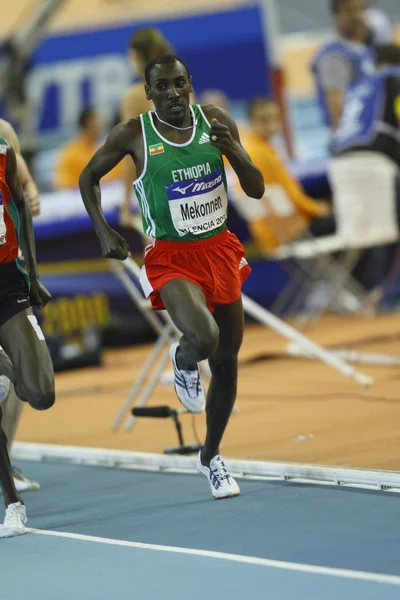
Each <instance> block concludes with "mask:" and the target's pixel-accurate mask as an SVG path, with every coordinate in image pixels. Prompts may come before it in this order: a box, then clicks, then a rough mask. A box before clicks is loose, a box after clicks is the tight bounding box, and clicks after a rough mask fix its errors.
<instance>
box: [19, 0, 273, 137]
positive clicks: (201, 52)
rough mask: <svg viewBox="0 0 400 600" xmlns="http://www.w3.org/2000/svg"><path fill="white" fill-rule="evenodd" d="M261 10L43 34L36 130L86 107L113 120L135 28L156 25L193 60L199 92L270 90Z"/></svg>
mask: <svg viewBox="0 0 400 600" xmlns="http://www.w3.org/2000/svg"><path fill="white" fill-rule="evenodd" d="M261 23H262V20H261V14H260V9H259V8H258V7H249V8H244V9H240V10H235V11H224V12H218V13H213V14H205V15H198V16H193V17H186V18H179V19H170V20H164V21H157V22H154V21H152V22H140V23H138V22H135V23H130V24H128V25H126V24H124V25H123V26H113V27H110V28H106V29H104V28H103V29H97V30H93V31H79V32H68V33H65V34H58V35H52V36H49V37H47V38H45V39H44V40H42V42H41V44H40V46H39V47H38V48H37V50H36V52H35V54H34V56H33V67H32V70H31V72H30V74H29V78H28V85H27V87H28V95H29V97H30V99H31V100H32V101H33V103H34V106H35V111H34V112H35V113H36V116H35V119H36V121H35V124H34V129H35V131H37V132H41V133H46V132H48V133H61V132H62V131H63V130H64V129H65V128H68V127H70V126H71V125H74V124H75V122H76V119H77V116H78V114H79V112H80V110H81V109H82V107H83V106H85V105H89V104H90V105H91V106H94V107H95V108H97V109H98V110H99V111H100V112H101V113H102V114H103V116H104V117H106V118H108V119H109V120H110V119H112V118H113V117H114V115H115V113H116V111H117V110H118V106H119V103H120V99H121V95H122V94H123V92H124V90H125V89H126V88H127V86H128V85H129V84H130V82H131V81H132V79H133V76H134V74H133V72H132V67H131V65H130V62H129V60H128V53H127V47H128V42H129V38H130V36H131V35H132V33H133V32H134V31H135V30H136V29H138V28H140V27H145V26H157V27H158V28H159V29H160V30H161V31H162V33H163V34H164V35H165V37H166V38H167V39H168V40H169V41H170V42H171V43H172V45H173V46H174V48H175V51H176V53H177V54H180V55H182V57H183V58H184V59H185V60H186V61H187V62H188V64H189V66H190V69H191V71H192V75H193V79H194V84H195V89H196V92H198V93H199V92H201V91H202V90H204V89H210V88H211V89H220V90H223V91H224V92H225V93H226V94H227V95H228V97H229V98H230V99H232V100H243V99H247V98H250V97H252V96H255V95H263V94H268V93H269V92H270V82H269V81H268V69H267V65H268V56H267V53H266V44H265V40H264V32H263V29H262V24H261Z"/></svg>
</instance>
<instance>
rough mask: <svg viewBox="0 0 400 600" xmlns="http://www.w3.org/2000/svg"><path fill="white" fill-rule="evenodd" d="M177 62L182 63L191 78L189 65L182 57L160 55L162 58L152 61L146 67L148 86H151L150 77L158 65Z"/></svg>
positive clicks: (145, 73)
mask: <svg viewBox="0 0 400 600" xmlns="http://www.w3.org/2000/svg"><path fill="white" fill-rule="evenodd" d="M175 62H179V63H181V65H183V66H184V67H185V69H186V73H187V75H188V77H191V75H190V72H189V67H188V64H187V62H186V61H185V60H183V58H181V57H180V56H176V54H160V56H157V57H156V58H153V60H151V61H150V62H149V64H148V65H147V67H146V70H145V72H144V76H145V79H146V83H147V85H150V75H151V72H152V70H153V69H154V67H155V66H156V65H170V64H172V63H175Z"/></svg>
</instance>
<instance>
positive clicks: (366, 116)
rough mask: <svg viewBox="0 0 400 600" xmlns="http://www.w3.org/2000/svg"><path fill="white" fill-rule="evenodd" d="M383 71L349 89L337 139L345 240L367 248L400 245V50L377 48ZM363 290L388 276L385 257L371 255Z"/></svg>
mask: <svg viewBox="0 0 400 600" xmlns="http://www.w3.org/2000/svg"><path fill="white" fill-rule="evenodd" d="M376 52H377V62H378V69H377V71H376V73H374V74H372V75H370V76H368V77H365V78H364V79H363V80H362V81H360V82H359V83H358V84H355V85H354V86H352V87H351V88H350V90H349V91H348V93H347V94H346V97H345V103H344V109H343V116H342V118H341V120H340V123H339V126H338V128H337V130H336V132H335V133H334V136H333V139H332V152H333V158H332V159H331V164H330V169H329V171H330V180H331V184H332V189H333V192H334V204H335V213H336V217H337V221H338V229H339V233H340V235H341V236H342V237H343V238H344V239H346V240H347V239H349V240H354V239H356V240H360V242H362V243H365V247H368V246H374V245H376V244H388V243H391V242H395V241H398V238H399V227H398V223H397V216H396V178H397V176H398V173H399V167H400V48H399V47H398V46H395V45H394V44H388V45H385V46H377V48H376ZM368 257H369V258H368V264H367V265H366V266H367V270H366V276H367V277H366V278H364V279H365V281H364V282H363V283H364V286H365V287H366V288H367V289H372V288H373V287H374V286H375V285H376V284H377V282H378V281H379V279H381V278H382V276H383V275H384V271H385V267H386V258H385V253H384V252H382V250H381V249H380V248H373V250H370V251H369V255H368Z"/></svg>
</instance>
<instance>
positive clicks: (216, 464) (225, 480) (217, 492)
mask: <svg viewBox="0 0 400 600" xmlns="http://www.w3.org/2000/svg"><path fill="white" fill-rule="evenodd" d="M197 465H198V467H199V470H200V471H201V472H202V473H203V474H204V475H205V476H206V477H207V478H208V481H209V482H210V486H211V492H212V495H213V498H216V499H217V500H222V498H233V497H234V496H239V494H240V487H239V486H238V484H237V483H236V481H235V480H234V479H233V477H232V475H230V474H229V471H228V470H227V468H226V466H225V463H224V459H223V458H222V456H220V455H219V454H217V456H214V458H212V459H211V461H210V467H205V466H204V465H203V463H202V462H201V450H200V452H199V456H198V459H197Z"/></svg>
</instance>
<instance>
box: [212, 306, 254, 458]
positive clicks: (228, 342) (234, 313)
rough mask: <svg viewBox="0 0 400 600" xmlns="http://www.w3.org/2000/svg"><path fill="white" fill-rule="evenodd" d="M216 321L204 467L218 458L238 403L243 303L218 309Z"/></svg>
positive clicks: (215, 314)
mask: <svg viewBox="0 0 400 600" xmlns="http://www.w3.org/2000/svg"><path fill="white" fill-rule="evenodd" d="M214 318H215V321H216V323H217V325H218V327H219V345H218V348H217V350H216V351H215V352H214V353H213V354H212V355H211V356H210V358H209V364H210V369H211V373H212V377H211V382H210V387H209V389H208V394H207V407H206V411H207V436H206V442H205V444H204V447H203V450H202V463H203V465H205V466H208V465H209V463H210V460H211V459H212V458H214V456H216V455H217V454H219V445H220V443H221V440H222V436H223V434H224V431H225V428H226V426H227V424H228V421H229V417H230V415H231V412H232V409H233V405H234V403H235V399H236V391H237V378H238V352H239V349H240V346H241V345H242V340H243V329H244V313H243V305H242V299H241V298H239V300H237V301H236V302H234V303H233V304H229V305H226V306H217V307H216V309H215V313H214Z"/></svg>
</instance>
